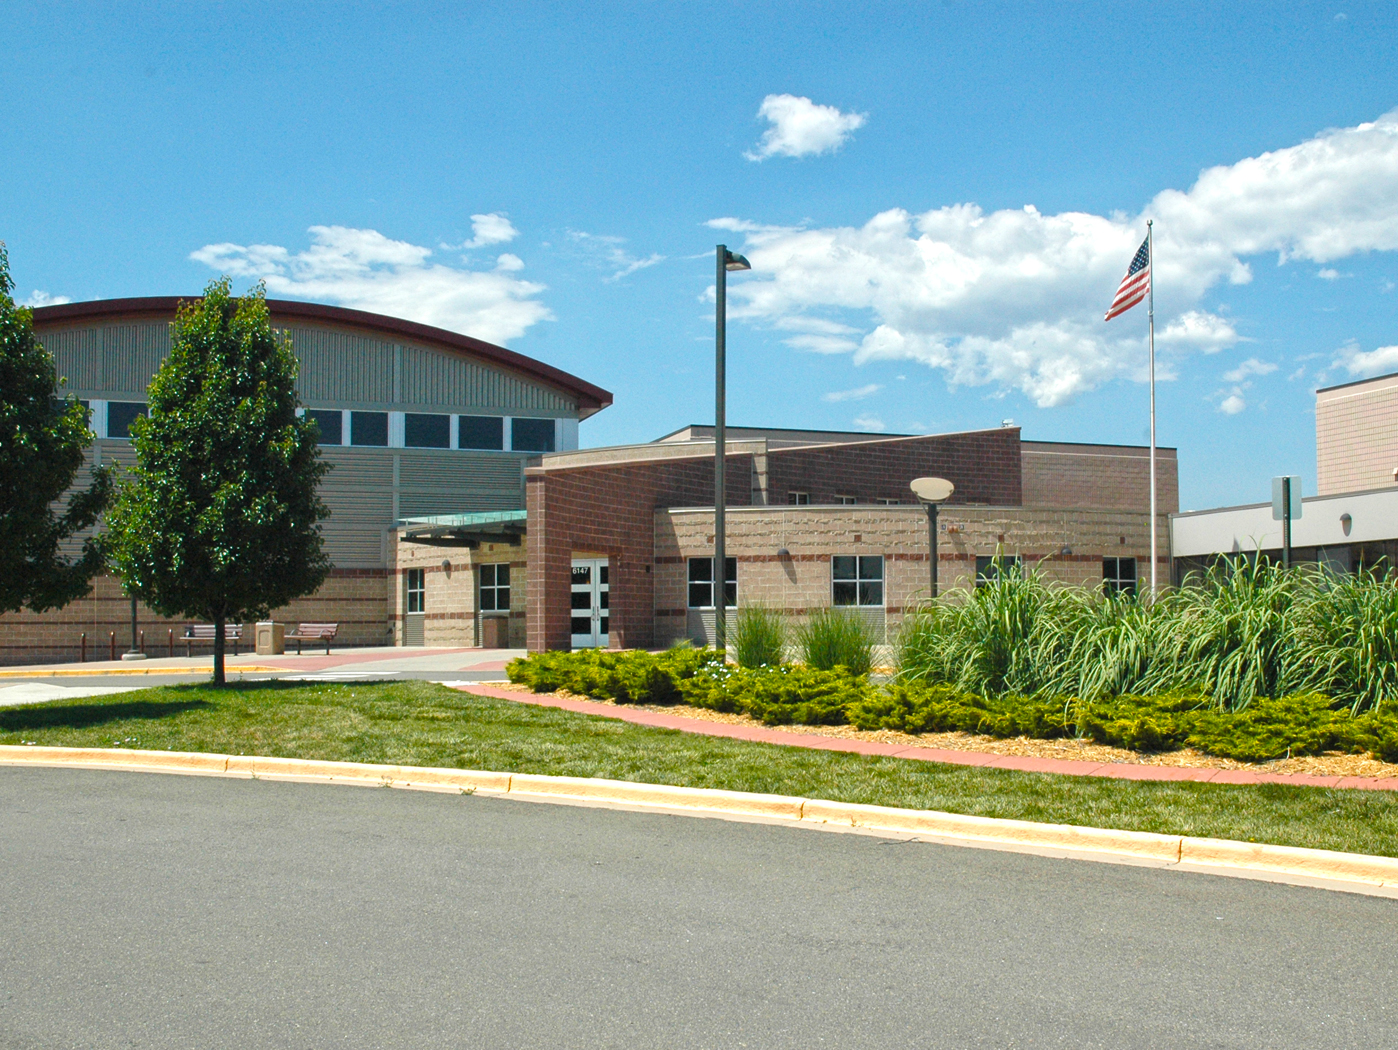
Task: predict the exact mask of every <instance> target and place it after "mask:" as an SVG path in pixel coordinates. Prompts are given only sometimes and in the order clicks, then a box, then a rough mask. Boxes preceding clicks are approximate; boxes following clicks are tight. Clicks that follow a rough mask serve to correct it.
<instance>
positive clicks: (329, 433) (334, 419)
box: [306, 408, 345, 445]
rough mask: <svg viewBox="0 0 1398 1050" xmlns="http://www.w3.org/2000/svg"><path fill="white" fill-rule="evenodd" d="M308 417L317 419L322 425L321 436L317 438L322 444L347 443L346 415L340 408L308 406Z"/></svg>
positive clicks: (317, 422) (320, 425)
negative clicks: (345, 439) (345, 438)
mask: <svg viewBox="0 0 1398 1050" xmlns="http://www.w3.org/2000/svg"><path fill="white" fill-rule="evenodd" d="M306 418H307V419H312V420H315V423H316V425H317V426H318V427H320V437H319V438H317V439H316V440H317V441H318V442H319V443H320V444H322V445H343V444H344V443H345V441H344V437H345V415H344V413H343V412H341V411H339V410H338V409H326V408H308V409H306Z"/></svg>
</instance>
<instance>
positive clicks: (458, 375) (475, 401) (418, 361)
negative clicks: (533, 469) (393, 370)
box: [400, 345, 578, 415]
mask: <svg viewBox="0 0 1398 1050" xmlns="http://www.w3.org/2000/svg"><path fill="white" fill-rule="evenodd" d="M400 395H401V400H402V403H403V404H404V405H407V406H412V405H430V406H432V407H438V408H457V409H463V410H469V409H481V408H492V409H496V410H499V411H500V412H501V414H505V413H506V412H508V411H514V410H526V411H534V412H551V413H556V414H559V415H576V414H577V411H578V406H577V405H576V404H575V403H573V402H572V401H570V400H568V399H567V398H565V397H563V396H562V395H561V394H559V393H558V392H557V391H555V390H551V389H550V388H548V387H545V386H540V385H538V384H536V383H529V382H525V381H524V380H521V379H519V378H518V377H517V376H513V375H510V374H508V373H506V372H503V371H501V370H499V369H496V368H490V367H488V366H486V365H482V364H480V363H479V362H476V361H472V360H469V359H468V358H465V357H457V356H455V355H451V354H446V353H442V352H441V351H438V350H430V349H426V348H424V347H419V346H407V345H405V346H404V347H403V364H402V384H401V388H400Z"/></svg>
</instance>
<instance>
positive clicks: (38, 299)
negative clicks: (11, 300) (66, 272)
mask: <svg viewBox="0 0 1398 1050" xmlns="http://www.w3.org/2000/svg"><path fill="white" fill-rule="evenodd" d="M72 301H73V300H72V299H69V298H68V297H67V296H66V295H49V293H48V292H45V291H41V290H40V289H38V288H35V289H34V291H33V292H32V293H31V294H30V296H29V298H28V299H25V300H23V301H22V302H21V303H20V304H19V305H20V306H62V305H63V304H64V303H71V302H72Z"/></svg>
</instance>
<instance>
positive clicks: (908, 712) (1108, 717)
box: [506, 648, 1398, 762]
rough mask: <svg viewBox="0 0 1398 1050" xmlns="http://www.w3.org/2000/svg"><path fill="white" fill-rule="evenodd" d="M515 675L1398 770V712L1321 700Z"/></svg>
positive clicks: (824, 677)
mask: <svg viewBox="0 0 1398 1050" xmlns="http://www.w3.org/2000/svg"><path fill="white" fill-rule="evenodd" d="M506 671H507V673H508V675H509V677H510V680H511V681H514V682H520V683H523V684H526V685H528V686H529V687H530V688H531V689H533V690H534V691H535V692H553V691H555V690H558V689H566V690H568V691H569V692H573V693H579V694H581V695H585V696H592V697H597V698H599V699H608V700H615V701H617V702H618V703H661V704H671V703H681V702H684V703H689V704H692V705H693V706H695V707H705V708H710V709H712V710H715V711H728V712H733V713H738V714H745V715H749V716H751V717H753V718H756V719H758V720H759V721H761V722H763V723H765V724H767V725H780V724H786V723H796V724H800V725H843V724H849V725H853V726H855V727H856V728H858V729H866V730H875V729H894V730H898V731H899V732H904V733H946V732H965V733H979V734H984V735H986V736H994V737H1018V736H1028V737H1035V738H1038V739H1050V740H1051V739H1055V738H1060V737H1079V738H1084V739H1088V740H1094V741H1096V742H1098V743H1101V744H1110V745H1112V746H1115V747H1121V748H1127V749H1129V750H1132V751H1146V752H1158V751H1177V750H1179V749H1181V748H1184V747H1192V748H1195V749H1196V750H1199V751H1203V752H1205V753H1207V754H1211V755H1217V756H1218V757H1220V758H1232V759H1237V760H1239V761H1243V762H1264V761H1267V760H1269V759H1274V758H1282V757H1285V756H1288V755H1317V754H1321V753H1322V752H1325V751H1343V752H1347V753H1355V754H1358V753H1364V752H1371V753H1372V754H1373V755H1374V756H1375V757H1377V758H1381V759H1383V760H1384V761H1388V762H1396V761H1398V712H1393V711H1390V710H1389V709H1388V708H1381V709H1380V710H1379V711H1378V712H1369V713H1366V714H1363V715H1358V716H1356V715H1352V714H1351V713H1350V711H1349V709H1348V708H1347V707H1339V708H1337V707H1336V706H1334V701H1332V700H1331V698H1330V697H1327V696H1324V695H1322V694H1319V693H1301V694H1296V695H1293V696H1283V697H1276V698H1268V697H1258V698H1256V699H1254V700H1253V701H1252V703H1251V704H1249V705H1248V706H1247V707H1245V708H1243V709H1242V710H1241V711H1236V712H1232V711H1223V710H1219V709H1218V708H1217V707H1215V706H1213V705H1212V704H1211V702H1210V700H1209V698H1208V697H1206V696H1202V695H1199V694H1166V695H1162V696H1116V697H1110V698H1106V699H1101V700H1092V701H1084V700H1080V699H1077V698H1075V697H1025V696H1001V697H996V698H993V699H992V698H987V697H983V696H978V695H976V694H974V693H967V692H962V691H961V690H958V689H957V688H956V687H954V686H950V685H926V684H924V683H918V682H914V683H901V682H894V683H891V684H889V685H884V686H879V685H874V684H871V683H870V682H869V679H868V677H867V676H864V675H855V674H851V673H850V672H849V671H848V670H846V669H845V668H843V667H836V668H835V669H834V670H830V671H821V670H817V669H815V668H811V667H806V666H801V665H791V664H783V665H781V666H778V667H754V668H738V667H732V666H727V665H725V664H723V663H721V662H720V659H719V654H718V652H717V651H716V650H713V649H690V648H676V649H671V650H669V651H667V652H664V653H659V654H652V653H647V652H643V651H639V650H633V651H627V652H605V651H599V650H584V651H581V652H576V653H542V654H538V655H534V656H529V657H525V658H523V659H519V660H512V661H511V662H510V664H509V666H508V667H507V668H506Z"/></svg>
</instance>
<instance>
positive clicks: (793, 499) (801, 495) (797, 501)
mask: <svg viewBox="0 0 1398 1050" xmlns="http://www.w3.org/2000/svg"><path fill="white" fill-rule="evenodd" d="M786 502H787V503H789V504H790V505H792V506H793V507H804V506H807V505H808V504H809V503H810V502H811V494H810V493H809V492H788V493H787V494H786Z"/></svg>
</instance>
